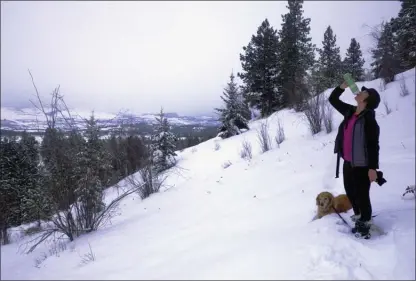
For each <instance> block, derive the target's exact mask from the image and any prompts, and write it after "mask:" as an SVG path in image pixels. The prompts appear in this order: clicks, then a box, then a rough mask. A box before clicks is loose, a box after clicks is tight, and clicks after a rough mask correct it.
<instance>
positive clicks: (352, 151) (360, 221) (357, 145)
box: [329, 82, 380, 239]
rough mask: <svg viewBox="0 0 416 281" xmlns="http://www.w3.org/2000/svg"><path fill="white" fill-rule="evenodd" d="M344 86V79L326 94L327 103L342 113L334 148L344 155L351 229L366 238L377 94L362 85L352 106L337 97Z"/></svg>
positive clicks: (376, 134) (374, 159) (375, 154)
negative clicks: (352, 223)
mask: <svg viewBox="0 0 416 281" xmlns="http://www.w3.org/2000/svg"><path fill="white" fill-rule="evenodd" d="M347 87H348V86H347V84H346V82H344V83H343V84H342V85H340V86H338V87H336V88H335V89H334V90H333V91H332V93H331V95H330V97H329V102H330V103H331V105H332V106H333V107H334V108H335V109H336V110H337V111H338V112H339V113H341V114H342V115H343V116H344V120H343V121H342V122H341V124H340V126H339V128H338V134H337V137H336V140H335V151H334V152H335V153H337V154H338V157H342V159H344V166H343V174H344V175H343V176H344V188H345V192H346V194H347V196H348V198H349V200H350V201H351V204H352V207H353V210H354V215H353V216H352V217H351V219H352V220H353V221H355V227H354V228H353V229H352V232H353V233H355V234H356V236H357V237H363V238H365V239H368V238H370V232H369V230H370V224H371V212H372V210H371V202H370V185H371V182H374V181H376V180H377V169H378V168H379V167H378V161H379V149H380V147H379V136H380V128H379V126H378V124H377V121H376V119H375V112H374V110H375V109H376V108H377V107H378V105H379V104H380V95H379V94H378V92H377V91H376V90H375V89H367V88H365V87H362V89H361V92H359V93H358V94H357V95H356V96H355V100H356V101H357V105H356V106H353V105H350V104H347V103H345V102H343V101H341V100H340V99H339V97H340V96H341V94H342V93H343V92H344V90H345V88H347ZM338 159H339V158H338ZM337 177H338V167H337Z"/></svg>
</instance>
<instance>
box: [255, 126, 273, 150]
mask: <svg viewBox="0 0 416 281" xmlns="http://www.w3.org/2000/svg"><path fill="white" fill-rule="evenodd" d="M257 138H258V141H259V143H260V149H261V152H262V153H264V152H266V151H269V150H270V149H271V141H270V135H269V125H268V123H267V120H266V121H264V122H261V124H260V130H257Z"/></svg>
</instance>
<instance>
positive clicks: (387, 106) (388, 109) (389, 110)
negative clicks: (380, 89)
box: [383, 98, 392, 115]
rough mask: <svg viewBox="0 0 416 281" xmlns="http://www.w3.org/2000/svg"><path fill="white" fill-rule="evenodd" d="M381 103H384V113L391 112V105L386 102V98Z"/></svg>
mask: <svg viewBox="0 0 416 281" xmlns="http://www.w3.org/2000/svg"><path fill="white" fill-rule="evenodd" d="M383 104H384V108H385V110H386V114H387V115H389V114H390V113H391V112H392V109H391V107H390V106H389V104H388V103H387V99H385V98H384V99H383Z"/></svg>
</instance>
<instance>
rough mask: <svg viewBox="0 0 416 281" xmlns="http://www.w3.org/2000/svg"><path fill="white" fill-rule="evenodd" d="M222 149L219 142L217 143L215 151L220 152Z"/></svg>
mask: <svg viewBox="0 0 416 281" xmlns="http://www.w3.org/2000/svg"><path fill="white" fill-rule="evenodd" d="M220 148H221V146H220V144H219V142H215V147H214V149H215V151H217V150H220Z"/></svg>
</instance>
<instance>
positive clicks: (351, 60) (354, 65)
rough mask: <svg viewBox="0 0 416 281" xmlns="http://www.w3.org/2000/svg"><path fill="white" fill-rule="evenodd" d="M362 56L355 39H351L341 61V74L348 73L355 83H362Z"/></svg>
mask: <svg viewBox="0 0 416 281" xmlns="http://www.w3.org/2000/svg"><path fill="white" fill-rule="evenodd" d="M362 56H363V54H362V52H361V49H360V43H358V42H357V40H355V38H352V39H351V43H350V47H349V48H348V50H347V53H346V55H345V59H344V61H343V72H344V73H350V74H351V75H352V77H353V78H354V80H355V81H362V80H363V79H364V69H363V66H364V62H365V61H364V59H363V57H362Z"/></svg>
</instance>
